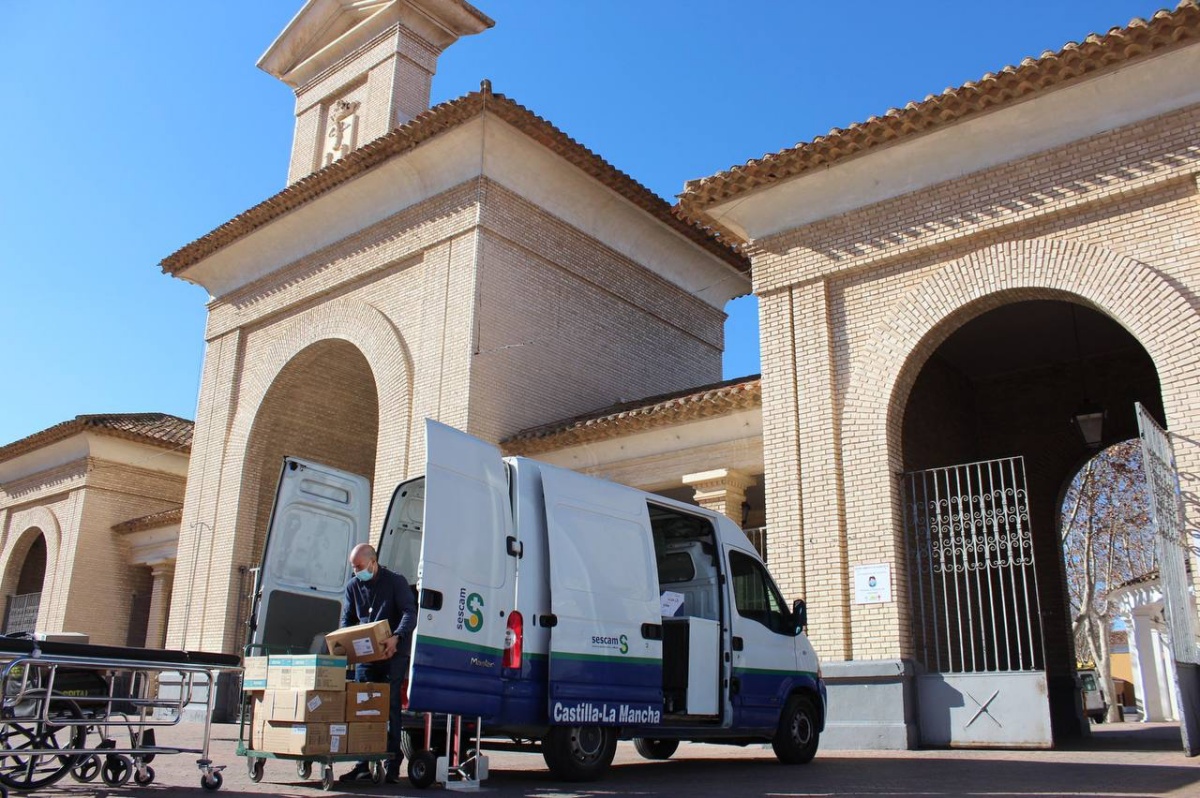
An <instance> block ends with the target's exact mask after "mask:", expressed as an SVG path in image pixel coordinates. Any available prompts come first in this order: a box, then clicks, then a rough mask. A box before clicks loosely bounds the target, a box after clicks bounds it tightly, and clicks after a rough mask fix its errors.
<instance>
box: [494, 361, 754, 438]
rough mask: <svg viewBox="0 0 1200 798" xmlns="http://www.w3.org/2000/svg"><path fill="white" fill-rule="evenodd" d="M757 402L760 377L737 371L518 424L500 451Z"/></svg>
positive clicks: (617, 432) (622, 431) (607, 434)
mask: <svg viewBox="0 0 1200 798" xmlns="http://www.w3.org/2000/svg"><path fill="white" fill-rule="evenodd" d="M761 406H762V380H761V379H759V378H758V377H757V376H754V377H743V378H741V379H738V380H729V381H726V382H720V383H716V384H714V385H708V386H702V387H699V388H692V389H689V390H687V391H679V392H676V393H671V394H664V395H662V396H655V397H649V398H647V399H642V400H638V401H635V402H626V403H623V404H620V405H614V406H612V407H607V408H603V409H601V410H597V411H595V412H593V413H587V414H585V415H582V416H576V417H574V418H570V419H566V420H563V421H557V422H554V423H551V424H545V425H542V426H539V427H534V428H532V429H528V430H523V431H521V432H518V433H517V434H515V435H513V436H511V437H509V438H506V439H504V440H503V441H501V442H500V446H501V448H502V449H503V450H504V452H505V454H515V455H534V454H538V453H540V452H547V451H552V450H555V449H562V448H565V447H567V446H575V445H578V444H583V443H593V442H596V441H602V440H608V439H610V438H615V437H618V436H621V435H628V434H631V433H634V432H641V431H644V430H648V429H655V428H657V427H665V426H670V425H674V424H681V423H684V422H687V421H696V420H699V419H703V418H711V417H713V416H720V415H726V414H728V413H733V412H736V411H738V410H744V409H747V408H752V407H761Z"/></svg>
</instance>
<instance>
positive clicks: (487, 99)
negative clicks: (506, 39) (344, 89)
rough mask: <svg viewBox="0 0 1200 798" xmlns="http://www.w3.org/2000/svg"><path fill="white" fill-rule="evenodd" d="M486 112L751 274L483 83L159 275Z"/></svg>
mask: <svg viewBox="0 0 1200 798" xmlns="http://www.w3.org/2000/svg"><path fill="white" fill-rule="evenodd" d="M485 111H486V112H488V113H491V114H495V115H496V116H498V117H499V118H501V119H503V120H504V121H505V122H508V123H509V124H510V125H512V126H513V127H515V128H516V129H517V130H520V131H521V132H522V133H524V134H525V135H526V136H528V137H529V138H531V139H533V140H534V141H536V142H538V143H539V144H541V145H542V146H544V147H545V148H546V149H548V150H550V151H552V152H554V153H555V154H556V155H559V156H560V157H562V158H563V159H564V160H566V161H567V162H569V163H571V164H572V165H574V166H576V167H577V168H579V169H580V170H582V171H583V172H585V173H587V174H588V175H590V176H591V177H593V178H594V179H596V180H597V181H598V182H600V183H602V184H603V185H605V186H607V187H608V188H610V189H612V190H613V191H615V192H616V193H618V194H620V195H621V196H622V197H624V198H625V199H627V200H629V201H630V202H632V203H633V204H634V205H636V206H637V207H639V208H641V209H642V210H644V211H646V212H647V213H649V214H650V215H651V216H654V217H656V218H657V219H658V220H659V221H661V222H663V223H664V224H666V225H667V226H669V227H671V228H673V229H674V230H675V231H676V232H678V233H679V234H681V235H683V236H684V237H685V238H688V239H690V240H691V241H692V242H694V243H696V244H697V245H699V246H701V247H702V248H704V249H706V250H708V251H709V252H711V253H713V254H714V255H716V256H718V257H720V258H722V259H724V260H725V261H726V262H728V263H729V264H730V265H732V266H734V267H735V268H737V269H739V270H740V271H742V272H746V273H748V272H749V270H750V263H749V261H748V260H747V259H746V258H745V257H744V256H743V255H741V254H740V253H739V252H738V251H736V249H734V248H733V247H732V246H731V245H729V244H727V243H725V242H724V241H723V240H722V239H721V238H720V237H719V236H718V235H717V234H715V233H713V232H711V231H709V230H708V229H707V228H705V227H703V226H701V225H699V224H696V223H695V222H692V221H690V220H687V219H685V218H683V216H681V215H680V214H679V213H678V212H677V211H676V209H675V208H673V207H672V206H671V205H670V204H668V203H667V202H665V201H664V200H663V199H662V198H661V197H659V196H658V195H656V194H654V193H653V192H651V191H650V190H649V189H648V188H646V187H645V186H643V185H642V184H640V183H638V182H637V181H636V180H634V179H633V178H632V177H630V176H629V175H627V174H625V173H624V172H622V171H620V170H618V169H617V168H616V167H614V166H613V165H612V164H610V163H608V162H607V161H605V160H604V159H603V158H601V157H600V156H599V155H597V154H596V153H594V152H592V151H591V150H589V149H588V148H586V147H584V146H583V145H582V144H580V143H579V142H577V141H575V140H574V139H572V138H571V137H570V136H568V135H567V134H566V133H563V132H562V131H561V130H559V129H558V128H557V127H555V126H554V125H552V124H551V123H550V122H548V121H546V120H545V119H543V118H542V117H540V116H537V115H536V114H534V113H533V112H532V111H530V110H529V109H527V108H525V107H524V106H521V105H518V104H517V103H515V102H513V101H512V100H510V99H508V98H507V97H505V96H504V95H503V94H494V93H493V92H492V90H491V84H490V83H489V82H488V81H484V82H483V84H482V86H481V88H480V90H479V91H477V92H472V93H470V94H467V95H464V96H462V97H459V98H458V99H456V100H450V101H449V102H445V103H442V104H440V105H437V106H434V107H433V108H431V109H429V110H428V111H426V112H424V113H422V114H421V115H420V116H418V117H417V118H416V119H413V120H412V121H411V122H408V123H407V124H405V125H403V126H401V127H398V128H396V129H395V130H392V131H391V132H390V133H387V134H385V135H383V136H380V137H379V138H377V139H375V140H374V141H372V142H370V143H369V144H366V145H364V146H362V147H360V148H358V149H357V150H354V151H353V152H351V153H349V154H348V155H346V156H345V157H344V158H341V159H340V160H338V161H335V162H334V163H332V164H330V165H329V166H326V167H325V168H323V169H320V170H319V171H317V172H314V173H313V174H311V175H309V176H308V177H305V178H303V179H301V180H298V181H296V182H295V183H293V184H292V185H290V186H288V187H287V188H285V189H284V190H283V191H281V192H279V193H278V194H276V195H274V196H273V197H270V198H268V199H266V200H264V201H262V202H260V203H259V204H258V205H255V206H254V207H253V208H250V209H249V210H247V211H245V212H243V213H240V214H238V215H237V216H235V217H234V218H232V219H230V220H229V221H228V222H226V223H225V224H223V225H221V226H220V227H218V228H216V229H215V230H213V231H212V232H210V233H208V234H207V235H204V236H202V237H201V238H198V239H197V240H195V241H193V242H192V243H190V244H188V245H187V246H185V247H183V248H182V249H179V250H178V251H176V252H175V253H173V254H171V255H169V256H167V257H166V258H164V259H163V261H162V263H161V264H160V265H161V267H162V270H163V272H164V273H166V274H171V275H175V274H178V273H179V272H181V271H183V270H184V269H186V268H187V267H188V266H191V265H193V264H195V263H197V262H199V261H201V260H203V259H204V258H206V257H208V256H209V255H211V254H213V253H214V252H217V251H218V250H220V249H222V248H223V247H226V246H229V245H230V244H232V243H233V242H235V241H237V240H238V239H240V238H242V237H243V236H246V235H248V234H249V233H251V232H253V231H254V230H256V229H258V228H259V227H262V226H264V225H266V224H268V223H269V222H271V221H272V220H273V219H276V218H278V217H280V216H283V215H284V214H286V213H288V212H290V211H292V210H295V209H296V208H298V207H300V206H302V205H304V204H305V203H307V202H310V201H312V200H313V199H315V198H317V197H319V196H321V195H322V194H325V193H326V192H329V191H331V190H333V189H334V188H336V187H337V186H339V185H341V184H342V183H345V182H347V181H349V180H352V179H354V178H356V177H358V176H359V175H361V174H363V173H365V172H367V171H369V170H370V169H372V168H374V167H375V166H378V165H379V164H381V163H383V162H384V161H386V160H388V159H390V158H394V157H396V156H398V155H402V154H404V153H406V152H409V151H410V150H413V149H416V148H417V147H418V146H420V145H421V144H423V143H424V142H426V141H429V140H430V139H432V138H434V137H435V136H437V135H439V134H441V133H444V132H446V131H448V130H450V129H452V128H455V127H458V126H460V125H462V124H465V123H466V122H468V121H470V120H472V119H474V118H475V117H477V116H479V115H480V114H482V113H484V112H485Z"/></svg>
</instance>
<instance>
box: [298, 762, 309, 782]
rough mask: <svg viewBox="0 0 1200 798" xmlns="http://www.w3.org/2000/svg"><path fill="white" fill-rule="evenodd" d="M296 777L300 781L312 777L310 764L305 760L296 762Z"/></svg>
mask: <svg viewBox="0 0 1200 798" xmlns="http://www.w3.org/2000/svg"><path fill="white" fill-rule="evenodd" d="M296 775H297V776H299V777H300V778H302V779H307V778H308V777H309V776H311V775H312V762H309V761H308V760H307V759H301V760H299V761H298V762H296Z"/></svg>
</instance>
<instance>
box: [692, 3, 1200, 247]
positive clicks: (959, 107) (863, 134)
mask: <svg viewBox="0 0 1200 798" xmlns="http://www.w3.org/2000/svg"><path fill="white" fill-rule="evenodd" d="M1198 40H1200V3H1198V2H1197V0H1183V2H1181V3H1179V5H1178V6H1177V7H1176V8H1175V10H1174V11H1167V10H1163V11H1159V12H1158V13H1156V14H1154V16H1153V17H1151V18H1150V19H1149V20H1143V19H1134V20H1133V21H1131V22H1130V23H1129V24H1128V25H1127V26H1126V27H1124V28H1113V29H1111V30H1110V31H1109V32H1108V33H1106V34H1104V35H1102V36H1101V35H1097V34H1092V35H1090V36H1088V37H1087V38H1085V39H1084V40H1083V41H1082V42H1069V43H1068V44H1066V45H1065V46H1064V47H1063V48H1062V49H1061V50H1059V51H1057V52H1050V51H1047V52H1045V53H1042V55H1040V56H1039V57H1037V58H1026V59H1025V60H1023V61H1021V63H1020V64H1018V65H1016V66H1006V67H1004V68H1003V69H1001V70H1000V71H999V72H994V73H988V74H986V75H984V76H983V77H982V78H980V79H979V80H977V81H971V82H968V83H964V84H963V85H962V86H959V87H957V88H949V89H946V90H945V91H943V92H942V93H941V94H937V95H930V96H928V97H926V98H925V99H924V100H922V101H920V102H910V103H909V104H908V105H906V106H904V107H903V108H891V109H889V110H888V111H887V112H886V113H884V114H883V115H882V116H872V117H871V118H869V119H868V120H867V121H865V122H859V123H856V124H853V125H851V126H850V127H848V128H844V129H843V128H834V129H833V130H831V131H829V133H828V134H827V135H824V136H818V137H817V138H815V139H813V140H812V141H809V142H806V143H801V144H797V145H796V146H795V147H791V148H788V149H786V150H781V151H780V152H776V153H772V154H768V155H765V156H763V157H762V158H758V159H754V160H751V161H747V162H746V163H745V164H742V165H740V166H734V167H732V168H730V169H728V170H727V171H724V172H719V173H718V174H715V175H712V176H711V177H705V178H701V179H699V180H691V181H688V182H687V184H686V185H685V186H684V193H683V194H681V195H680V198H679V206H678V207H679V208H680V212H681V213H683V214H684V215H685V216H687V217H688V218H690V219H695V220H703V221H704V222H705V223H707V220H704V217H703V212H704V210H705V209H706V208H710V207H712V206H714V205H718V204H721V203H723V202H725V201H726V200H729V199H731V198H733V197H736V196H738V195H741V194H745V193H748V192H751V191H754V190H756V189H759V188H762V187H764V186H768V185H771V184H772V183H776V182H779V181H781V180H786V179H788V178H792V177H795V176H797V175H800V174H803V173H805V172H808V171H810V170H813V169H817V168H821V167H826V166H829V165H831V164H834V163H836V162H838V161H841V160H844V159H846V158H851V157H853V156H855V155H860V154H862V153H865V152H869V151H870V150H872V149H874V148H876V147H880V146H883V145H886V144H891V143H893V142H896V141H898V140H900V139H903V138H906V137H909V136H917V135H920V134H922V133H927V132H929V131H931V130H935V129H937V128H940V127H944V126H946V125H949V124H952V123H954V122H958V121H960V120H962V119H965V118H968V117H970V116H973V115H976V114H980V113H983V112H985V111H988V110H991V109H993V108H996V107H997V106H1002V105H1006V104H1008V103H1011V102H1015V101H1017V100H1020V99H1022V98H1025V97H1028V96H1029V95H1031V94H1036V93H1038V92H1042V91H1046V90H1049V89H1052V88H1056V87H1058V86H1061V85H1064V84H1066V83H1069V82H1071V81H1073V80H1076V79H1079V78H1082V77H1084V76H1086V75H1088V74H1090V73H1093V72H1096V71H1098V70H1102V69H1106V68H1109V67H1114V66H1117V65H1120V64H1125V63H1129V62H1131V61H1135V60H1138V59H1142V58H1145V57H1147V56H1149V55H1152V54H1157V53H1159V52H1162V51H1164V50H1167V49H1169V48H1173V47H1177V46H1182V45H1185V44H1190V43H1195V42H1196V41H1198Z"/></svg>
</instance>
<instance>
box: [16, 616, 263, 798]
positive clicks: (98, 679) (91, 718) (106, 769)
mask: <svg viewBox="0 0 1200 798" xmlns="http://www.w3.org/2000/svg"><path fill="white" fill-rule="evenodd" d="M239 666H240V660H239V658H238V657H236V656H233V655H230V654H210V653H204V652H197V651H172V650H163V649H146V648H121V647H117V646H95V645H86V644H78V643H54V642H39V641H35V640H28V639H13V638H4V637H0V696H2V697H3V699H2V704H0V796H3V795H7V789H8V788H11V789H14V790H20V791H28V790H36V789H39V788H41V787H46V786H48V785H50V784H53V783H55V782H56V781H58V780H59V779H61V778H63V777H64V776H66V775H67V774H68V773H69V774H71V775H72V776H73V777H74V778H75V779H76V780H78V781H91V780H93V779H95V778H96V777H97V776H99V777H100V778H102V779H103V781H104V782H105V783H106V784H108V785H109V786H113V787H117V786H121V785H124V784H125V783H126V782H128V781H129V780H130V778H132V779H133V780H134V781H135V782H136V783H138V784H139V785H146V784H149V783H150V782H152V781H153V780H154V769H153V768H152V767H150V762H151V761H152V760H153V759H154V757H155V756H157V755H159V754H185V753H188V754H199V755H200V758H199V759H198V760H197V761H196V764H197V766H198V767H199V769H200V780H201V785H202V786H203V787H204V788H205V789H208V790H217V789H220V787H221V782H222V778H221V770H223V769H224V766H223V765H221V766H218V765H214V764H213V763H212V761H211V760H209V758H208V747H209V738H210V734H211V726H212V710H213V701H214V693H215V687H216V674H217V672H218V671H222V670H236V669H238V668H239ZM168 673H169V674H172V675H173V676H174V678H177V679H178V689H175V685H174V684H172V689H171V690H169V691H168V690H163V691H161V694H160V690H159V682H160V679H161V677H162V676H163V674H168ZM174 678H173V680H172V681H174ZM189 705H192V706H193V708H197V707H200V708H203V713H204V715H203V717H204V743H203V747H202V748H200V749H188V748H176V747H170V746H160V745H157V744H156V741H155V736H154V730H155V728H157V727H162V726H173V725H175V724H177V723H179V721H180V720H181V718H182V717H183V711H184V709H185V708H187V707H188V706H189Z"/></svg>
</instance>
